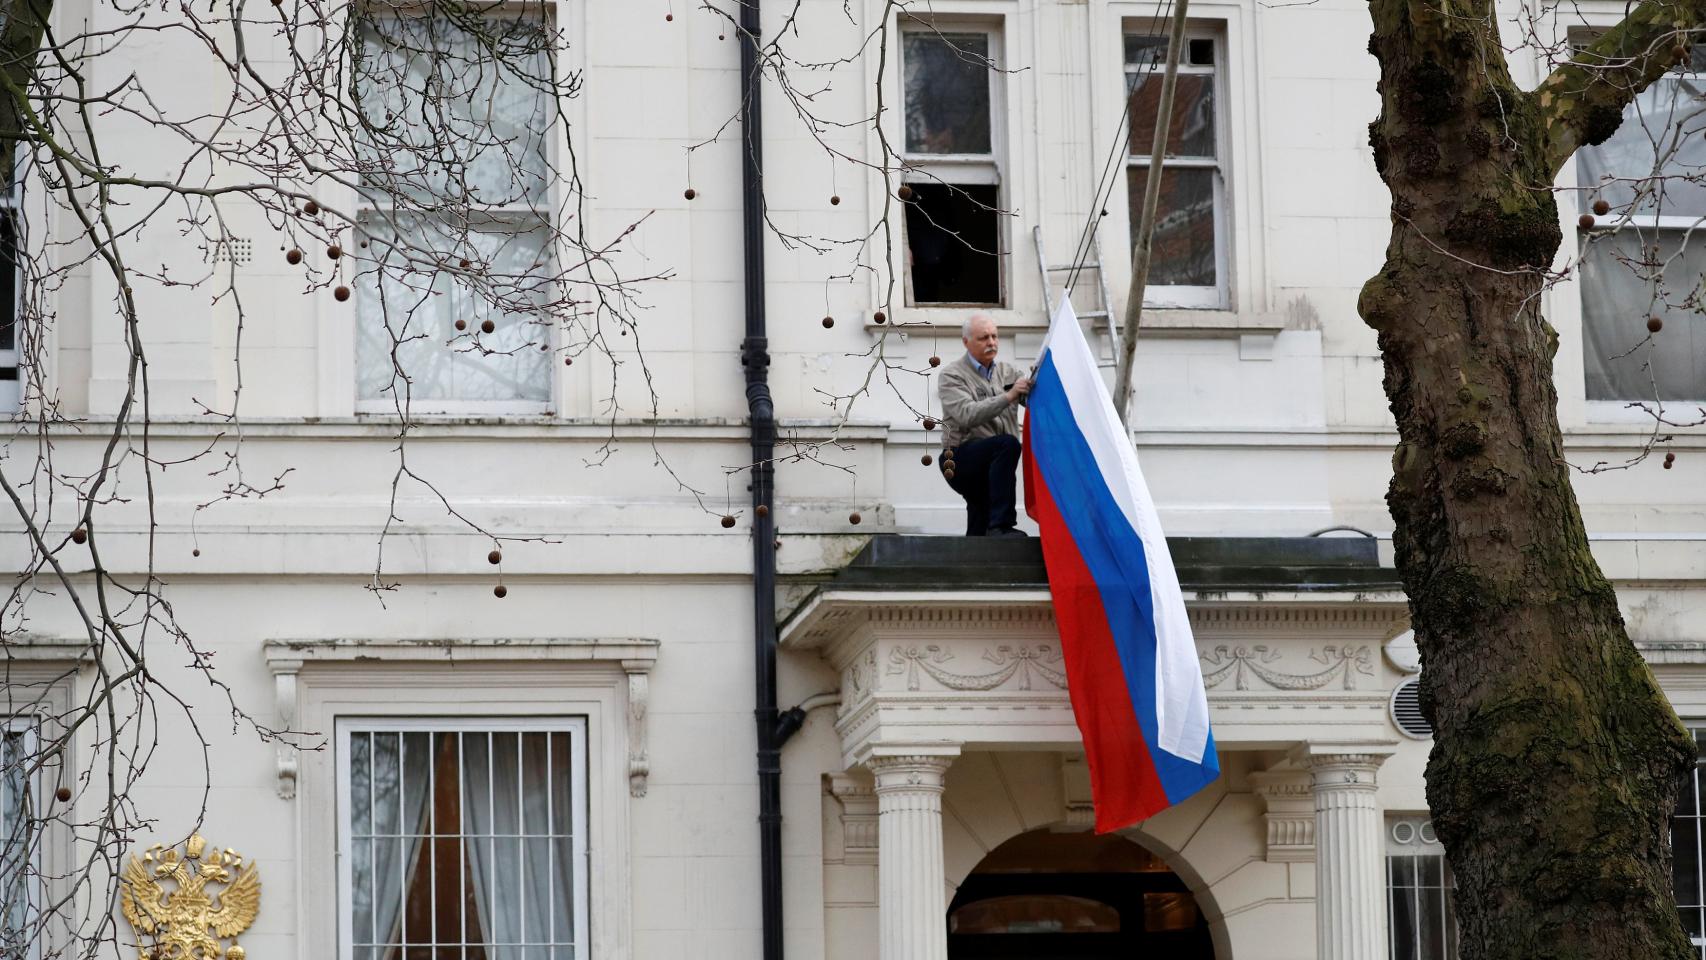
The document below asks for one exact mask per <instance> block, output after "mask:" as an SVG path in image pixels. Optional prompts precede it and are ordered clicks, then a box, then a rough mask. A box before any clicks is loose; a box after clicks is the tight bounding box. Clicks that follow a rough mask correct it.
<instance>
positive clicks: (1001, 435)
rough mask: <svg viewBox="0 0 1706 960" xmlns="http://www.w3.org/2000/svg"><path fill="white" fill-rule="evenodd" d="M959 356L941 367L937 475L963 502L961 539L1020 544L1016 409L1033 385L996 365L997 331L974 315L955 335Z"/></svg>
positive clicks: (1016, 371) (1010, 367)
mask: <svg viewBox="0 0 1706 960" xmlns="http://www.w3.org/2000/svg"><path fill="white" fill-rule="evenodd" d="M960 341H961V342H962V343H964V344H965V345H966V352H965V355H963V356H961V357H959V358H958V359H956V360H954V361H953V362H952V363H949V364H948V365H947V366H945V367H943V368H942V376H941V379H940V380H939V381H938V383H937V392H938V394H939V395H940V397H941V400H942V421H943V422H942V458H941V461H940V463H941V469H942V475H943V476H944V477H946V478H947V480H948V486H950V487H953V488H954V492H955V493H957V494H959V495H960V496H962V497H964V498H965V501H966V536H968V537H982V536H992V537H1022V536H1024V535H1025V533H1024V531H1022V530H1016V529H1014V525H1015V524H1017V523H1018V522H1019V514H1018V510H1017V507H1016V504H1015V503H1014V495H1013V487H1014V483H1015V481H1016V479H1017V477H1018V472H1019V447H1020V444H1019V410H1018V407H1019V405H1020V404H1022V403H1024V402H1025V395H1026V394H1028V393H1030V392H1031V380H1030V378H1029V377H1026V376H1023V375H1022V374H1021V373H1020V371H1019V369H1018V368H1017V367H1015V366H1013V365H1012V364H1010V363H1002V362H1000V361H998V360H996V359H995V354H996V353H997V352H998V351H999V350H1000V349H1001V332H1000V331H999V330H997V329H996V327H995V321H994V320H992V319H990V318H989V317H987V316H984V315H983V314H977V315H976V316H973V317H972V318H971V319H969V320H967V321H966V322H965V325H964V326H963V327H961V328H960Z"/></svg>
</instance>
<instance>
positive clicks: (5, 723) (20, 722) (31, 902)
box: [0, 715, 45, 960]
mask: <svg viewBox="0 0 1706 960" xmlns="http://www.w3.org/2000/svg"><path fill="white" fill-rule="evenodd" d="M39 726H40V722H39V721H38V720H37V719H36V718H35V717H33V716H28V715H19V716H9V717H0V735H4V736H10V735H12V734H16V733H22V734H23V751H24V754H25V755H26V756H31V755H34V753H35V751H36V743H37V741H38V739H39V737H40V732H39V730H38V728H39ZM24 789H25V790H27V791H28V792H29V794H30V806H31V807H33V808H34V809H36V810H40V809H42V806H41V804H42V792H41V775H40V773H39V771H38V773H37V774H36V775H35V776H33V777H31V778H30V781H29V783H28V784H26V785H25V787H24ZM7 812H8V811H3V810H0V843H4V842H5V838H6V837H7V836H9V835H10V833H11V831H10V828H9V826H8V825H7V824H6V820H5V814H6V813H7ZM44 839H45V838H44ZM31 847H32V849H31V850H30V856H29V866H30V873H31V874H32V875H33V876H34V877H35V878H36V879H35V882H32V883H29V884H28V885H27V887H26V889H25V894H24V895H25V897H26V899H27V903H26V904H25V906H24V915H25V917H26V919H25V923H26V924H28V923H30V922H32V918H33V919H39V917H38V916H37V914H38V913H39V911H40V910H41V880H40V878H41V875H42V873H41V843H34V844H32V845H31ZM4 919H5V917H4V915H0V921H3V920H4ZM40 956H41V941H40V939H39V938H37V939H35V940H32V941H31V942H30V945H29V948H28V949H27V950H25V952H24V954H23V956H22V957H20V958H19V960H36V958H38V957H40Z"/></svg>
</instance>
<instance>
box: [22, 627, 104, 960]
mask: <svg viewBox="0 0 1706 960" xmlns="http://www.w3.org/2000/svg"><path fill="white" fill-rule="evenodd" d="M10 639H11V640H12V641H13V645H12V646H11V647H10V648H8V649H7V651H6V654H5V656H4V657H0V728H5V729H9V730H15V729H18V728H20V727H22V728H25V729H27V731H28V735H29V737H30V745H29V749H30V750H32V751H39V750H40V749H42V746H41V745H42V744H43V743H47V744H49V745H50V746H54V747H58V748H60V749H59V754H58V756H57V757H55V758H50V759H49V761H48V763H47V764H46V765H44V767H43V768H42V769H41V770H38V771H37V774H36V777H35V782H34V783H32V784H31V790H32V792H33V794H34V798H33V799H34V801H35V806H36V809H37V810H47V809H48V807H47V806H46V803H47V796H46V791H47V789H48V787H49V786H51V785H53V784H55V783H60V784H67V783H70V782H71V779H70V778H71V774H70V772H69V771H70V770H71V769H76V768H77V765H79V764H86V763H88V762H89V758H88V757H87V756H86V755H83V754H80V753H79V752H78V743H79V738H78V737H77V736H76V735H75V734H74V733H68V732H67V731H66V729H65V727H64V726H63V722H62V720H63V718H65V717H68V716H71V715H72V714H73V713H74V709H75V708H74V707H73V704H74V703H75V702H76V701H75V698H74V696H73V694H74V687H75V686H76V685H77V683H76V678H77V676H78V674H79V672H80V670H81V669H82V668H83V667H84V666H86V665H87V664H88V663H89V648H88V643H87V641H71V640H60V639H58V638H54V637H46V636H41V635H37V634H28V633H26V634H19V635H15V636H13V637H12V638H10ZM77 803H78V800H77V799H76V797H73V799H72V800H71V801H70V805H69V806H67V805H64V804H58V803H57V801H55V809H56V810H57V812H59V813H60V814H62V815H60V816H53V817H44V818H41V819H39V820H38V821H37V827H38V829H39V830H40V831H41V835H40V837H39V838H37V840H36V843H35V849H34V851H33V853H34V866H35V869H36V877H37V882H36V883H35V884H34V885H32V887H31V894H32V895H33V896H34V897H36V898H37V900H36V903H37V904H42V905H45V904H52V903H56V902H60V901H61V900H65V899H66V898H69V897H71V896H73V893H74V891H73V890H72V885H73V881H74V874H75V873H76V866H75V865H76V864H77V863H78V862H79V861H78V860H77V858H76V857H77V855H76V851H75V849H74V844H75V838H74V837H73V835H72V831H71V824H72V823H73V822H76V819H77V810H76V804H77ZM37 909H38V910H40V909H41V907H40V906H38V907H37ZM36 919H37V920H38V921H39V922H40V925H39V926H38V929H37V933H38V936H37V938H36V941H35V943H33V944H31V951H32V952H30V953H26V954H25V955H24V960H36V958H37V957H41V956H55V955H57V954H58V953H60V952H63V951H66V950H69V949H70V948H71V947H72V946H75V945H78V944H80V943H82V942H83V940H82V938H81V931H80V930H79V929H78V928H77V927H76V924H75V922H74V921H75V916H74V915H73V913H63V914H59V915H52V916H46V917H42V916H40V915H39V914H38V915H37V917H36Z"/></svg>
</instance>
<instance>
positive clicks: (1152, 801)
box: [1025, 438, 1169, 833]
mask: <svg viewBox="0 0 1706 960" xmlns="http://www.w3.org/2000/svg"><path fill="white" fill-rule="evenodd" d="M1027 439H1028V438H1027ZM1030 461H1031V458H1030V456H1029V455H1028V451H1027V456H1026V457H1025V462H1026V464H1027V467H1028V469H1027V473H1026V477H1025V480H1026V486H1025V499H1026V507H1027V509H1030V508H1031V507H1032V506H1033V505H1034V507H1035V509H1036V513H1035V514H1033V516H1036V518H1037V522H1038V525H1039V526H1041V527H1042V541H1043V560H1044V562H1045V563H1047V565H1048V586H1049V592H1050V593H1051V594H1052V595H1053V596H1054V619H1055V624H1056V625H1057V626H1058V628H1059V630H1060V646H1061V652H1062V653H1063V654H1064V655H1065V657H1066V679H1067V692H1068V694H1069V695H1070V696H1071V698H1072V712H1073V714H1074V715H1075V717H1076V719H1077V721H1078V732H1079V734H1080V736H1082V737H1083V738H1084V755H1085V759H1086V760H1087V761H1088V762H1089V765H1090V790H1091V795H1092V797H1093V798H1094V800H1095V802H1096V832H1097V833H1107V832H1109V831H1112V830H1118V829H1120V828H1121V827H1127V826H1130V825H1131V824H1133V823H1136V822H1137V821H1139V820H1143V819H1146V818H1148V817H1150V816H1153V815H1154V814H1156V813H1159V812H1160V811H1162V810H1164V809H1166V808H1167V806H1168V803H1169V802H1168V800H1167V793H1166V790H1165V789H1163V788H1162V786H1161V777H1160V776H1159V775H1158V774H1157V773H1156V772H1155V764H1154V763H1153V762H1152V761H1151V759H1150V756H1149V747H1148V745H1147V744H1145V743H1144V741H1143V730H1142V728H1141V727H1139V726H1138V722H1137V713H1136V712H1135V711H1134V710H1133V709H1132V704H1131V693H1130V691H1128V690H1127V689H1126V677H1125V671H1124V669H1123V668H1122V667H1121V666H1120V660H1119V654H1118V653H1117V652H1116V651H1115V649H1114V636H1113V632H1112V631H1111V630H1110V629H1109V627H1108V618H1107V614H1106V612H1105V611H1104V610H1103V607H1102V593H1101V591H1100V590H1099V589H1097V587H1096V581H1095V580H1094V579H1093V578H1092V577H1091V576H1090V568H1089V567H1088V566H1086V565H1085V563H1084V558H1083V557H1082V556H1080V555H1079V553H1078V548H1077V546H1076V545H1075V544H1074V543H1073V542H1072V533H1071V531H1069V530H1068V529H1067V527H1066V521H1065V520H1064V519H1062V518H1061V515H1060V510H1059V508H1058V507H1057V506H1056V505H1055V502H1054V497H1053V496H1052V495H1051V494H1050V493H1049V489H1048V485H1047V484H1046V483H1045V482H1043V480H1042V474H1041V472H1040V471H1038V470H1036V469H1035V467H1034V466H1031V465H1030Z"/></svg>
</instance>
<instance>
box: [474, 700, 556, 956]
mask: <svg viewBox="0 0 1706 960" xmlns="http://www.w3.org/2000/svg"><path fill="white" fill-rule="evenodd" d="M553 738H556V739H564V740H566V737H565V735H564V734H561V733H557V734H546V733H544V732H528V733H521V734H517V733H514V732H503V733H493V734H491V736H490V754H489V757H488V756H487V746H486V737H485V736H484V735H469V736H466V737H464V738H463V750H464V757H465V760H464V764H465V765H464V770H465V771H467V780H466V783H465V789H464V797H463V804H464V806H463V816H464V817H465V818H466V823H467V831H468V833H469V835H470V839H469V840H468V841H467V844H468V845H467V850H468V862H469V867H470V871H471V872H472V874H473V879H474V892H475V899H476V902H477V904H478V911H479V920H480V929H481V930H483V931H484V932H485V936H486V942H487V943H488V944H490V945H491V946H490V948H489V949H488V950H487V956H488V957H489V958H491V960H523V952H522V950H521V949H520V946H521V945H523V944H526V945H543V944H547V943H550V942H551V941H552V938H553V935H554V934H553V925H555V928H556V930H557V931H558V932H557V933H556V934H555V935H556V936H558V937H559V938H560V939H563V940H566V939H567V933H568V925H567V918H566V917H565V916H563V914H564V913H565V912H566V910H567V907H566V906H565V905H566V904H568V903H571V902H572V897H570V896H569V894H568V890H567V889H566V888H565V887H564V886H563V884H564V883H565V882H566V881H565V880H564V879H563V877H564V875H565V874H566V871H562V870H560V869H559V871H558V873H557V874H556V875H553V860H554V859H555V858H554V857H553V856H552V854H551V849H552V840H551V838H550V837H549V836H547V834H549V833H550V832H551V824H550V817H549V815H548V810H549V809H550V808H551V806H552V805H553V801H552V799H550V798H551V797H552V793H551V790H550V786H549V784H548V783H547V774H546V771H547V768H548V766H550V767H551V768H552V769H553V770H554V771H556V772H554V773H553V776H563V775H566V772H567V771H566V770H560V769H559V768H557V767H556V766H555V763H553V758H551V754H552V751H551V748H550V740H551V739H553ZM488 761H489V777H488V776H487V773H488ZM567 813H568V811H567V810H566V809H565V810H563V811H562V812H561V813H560V814H559V816H562V817H564V818H566V817H567ZM563 822H566V819H565V820H564V821H563ZM564 832H565V833H566V831H564ZM528 834H530V835H531V836H528ZM553 921H555V924H553ZM556 955H557V956H562V957H566V956H569V954H568V953H567V952H566V951H565V952H560V953H558V954H556ZM543 956H545V953H544V952H543V951H530V952H529V953H528V954H527V958H528V960H536V958H540V957H543Z"/></svg>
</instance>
